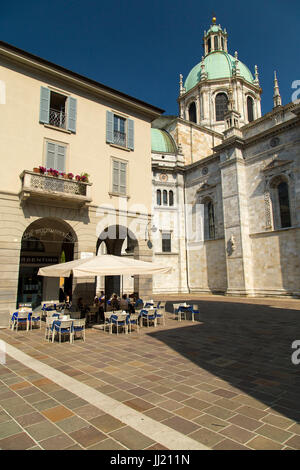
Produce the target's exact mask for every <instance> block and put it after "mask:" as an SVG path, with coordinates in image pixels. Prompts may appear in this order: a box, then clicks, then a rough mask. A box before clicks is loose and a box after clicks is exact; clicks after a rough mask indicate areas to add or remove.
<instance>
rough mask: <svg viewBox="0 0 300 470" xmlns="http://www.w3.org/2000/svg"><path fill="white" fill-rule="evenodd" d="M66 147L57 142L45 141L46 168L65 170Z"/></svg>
mask: <svg viewBox="0 0 300 470" xmlns="http://www.w3.org/2000/svg"><path fill="white" fill-rule="evenodd" d="M66 153H67V147H66V145H63V144H61V143H58V142H50V141H46V168H53V170H57V171H59V172H65V171H66Z"/></svg>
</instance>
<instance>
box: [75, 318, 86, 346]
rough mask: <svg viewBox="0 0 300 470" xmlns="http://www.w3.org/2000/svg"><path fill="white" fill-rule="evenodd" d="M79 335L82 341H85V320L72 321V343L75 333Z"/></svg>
mask: <svg viewBox="0 0 300 470" xmlns="http://www.w3.org/2000/svg"><path fill="white" fill-rule="evenodd" d="M78 332H79V333H81V337H82V339H83V341H85V318H82V319H81V320H73V341H74V339H75V337H76V333H78Z"/></svg>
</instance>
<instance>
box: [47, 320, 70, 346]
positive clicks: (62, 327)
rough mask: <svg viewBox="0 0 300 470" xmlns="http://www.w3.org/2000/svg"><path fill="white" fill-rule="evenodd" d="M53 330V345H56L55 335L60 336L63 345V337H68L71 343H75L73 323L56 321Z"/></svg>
mask: <svg viewBox="0 0 300 470" xmlns="http://www.w3.org/2000/svg"><path fill="white" fill-rule="evenodd" d="M51 330H52V343H54V338H55V335H56V334H58V340H59V342H60V343H61V338H62V336H65V335H68V336H69V338H70V343H73V321H72V320H66V321H60V320H55V321H54V322H53V323H52V326H51Z"/></svg>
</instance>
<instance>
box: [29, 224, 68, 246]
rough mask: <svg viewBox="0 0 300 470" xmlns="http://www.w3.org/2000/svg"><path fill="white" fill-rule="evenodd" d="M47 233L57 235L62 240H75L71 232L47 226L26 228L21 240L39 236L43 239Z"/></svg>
mask: <svg viewBox="0 0 300 470" xmlns="http://www.w3.org/2000/svg"><path fill="white" fill-rule="evenodd" d="M47 235H51V236H52V237H58V238H59V239H61V240H64V241H66V242H72V243H74V242H75V241H76V240H75V237H74V236H73V235H72V233H70V232H64V231H62V230H58V229H56V228H48V227H44V228H36V229H31V230H28V231H27V232H25V233H24V235H23V240H30V239H32V238H35V237H37V238H40V237H41V238H42V239H44V237H47Z"/></svg>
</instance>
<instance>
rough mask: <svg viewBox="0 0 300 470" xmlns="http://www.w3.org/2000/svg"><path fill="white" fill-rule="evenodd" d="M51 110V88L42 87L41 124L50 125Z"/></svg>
mask: <svg viewBox="0 0 300 470" xmlns="http://www.w3.org/2000/svg"><path fill="white" fill-rule="evenodd" d="M49 108H50V90H49V88H45V87H43V86H42V87H41V100H40V122H42V123H44V124H49Z"/></svg>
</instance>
